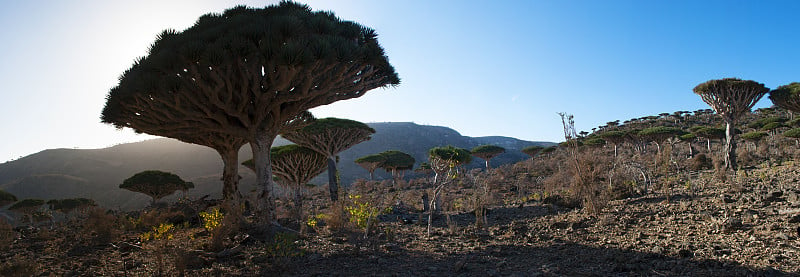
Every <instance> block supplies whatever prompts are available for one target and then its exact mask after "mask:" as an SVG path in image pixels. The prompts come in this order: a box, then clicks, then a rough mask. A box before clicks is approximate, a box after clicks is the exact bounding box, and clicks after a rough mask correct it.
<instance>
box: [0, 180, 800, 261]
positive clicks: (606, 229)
mask: <svg viewBox="0 0 800 277" xmlns="http://www.w3.org/2000/svg"><path fill="white" fill-rule="evenodd" d="M797 172H800V170H799V168H798V167H795V166H782V167H773V168H760V169H753V170H750V171H749V172H748V174H747V176H745V175H744V174H740V176H737V177H736V178H735V183H736V184H739V185H731V183H732V182H734V181H729V182H724V183H723V182H716V181H696V182H693V183H690V184H689V185H687V186H684V187H676V188H672V190H670V191H665V190H660V191H655V192H651V193H648V194H646V195H644V196H638V197H633V198H628V199H623V200H615V201H611V202H610V203H609V204H608V205H607V206H606V207H605V208H604V209H603V210H602V211H601V212H599V213H597V214H590V213H586V212H584V211H583V210H580V209H567V208H562V207H559V206H558V205H555V204H549V203H542V202H537V201H528V202H525V203H510V204H509V205H502V206H495V207H492V208H491V209H490V212H489V214H488V227H485V228H477V227H475V226H474V222H475V218H474V216H473V215H472V214H469V213H460V214H452V215H451V216H450V217H449V220H448V218H447V217H446V216H441V217H439V218H437V219H436V221H434V226H435V227H436V228H435V229H434V234H433V235H431V236H427V235H426V232H425V231H426V227H425V223H426V222H425V219H426V218H425V217H421V216H419V214H417V213H415V212H413V211H412V212H404V211H399V212H395V213H393V214H388V215H383V216H381V219H382V222H380V223H379V224H378V226H377V227H376V228H375V229H374V230H373V232H371V233H370V236H368V237H366V238H365V237H364V233H363V232H359V231H357V230H355V229H354V230H351V231H347V232H328V231H325V230H323V229H324V228H321V229H320V231H319V232H312V233H311V234H308V235H305V236H300V235H292V234H290V235H285V236H282V237H280V238H279V239H278V240H277V241H273V242H262V241H260V240H257V239H253V238H252V237H250V238H245V237H241V236H240V237H238V238H236V240H238V242H240V244H238V247H236V248H229V249H227V250H225V251H221V252H209V251H199V250H195V249H201V248H202V247H201V246H202V245H204V244H207V242H208V235H207V232H206V233H204V231H203V229H202V228H201V227H186V228H179V229H178V230H177V231H175V233H174V238H173V239H171V240H164V241H163V242H162V241H150V242H147V243H141V242H140V240H139V236H138V234H136V233H126V234H122V235H121V236H120V237H116V238H115V239H114V240H113V241H111V242H110V243H101V244H92V243H88V244H87V243H77V242H75V241H74V240H76V239H75V237H73V236H67V235H64V232H67V231H68V230H64V229H59V228H56V229H54V230H48V228H46V227H40V228H38V229H25V228H17V231H14V233H13V240H12V241H13V242H12V243H11V244H10V249H8V250H7V251H4V252H2V254H0V258H2V261H3V264H4V266H3V267H2V269H0V270H2V271H0V275H14V274H19V276H27V275H38V276H87V275H90V276H99V275H104V276H152V275H158V272H159V270H161V272H162V274H163V275H169V276H173V275H181V274H185V275H188V276H259V275H266V276H276V275H284V276H318V275H321V276H372V275H375V276H450V275H456V276H631V275H634V276H639V275H641V276H800V240H799V239H798V238H799V237H800V185H799V184H798V182H799V181H800V174H798V173H797ZM707 180H710V179H707ZM667 192H669V193H667ZM668 196H669V197H668Z"/></svg>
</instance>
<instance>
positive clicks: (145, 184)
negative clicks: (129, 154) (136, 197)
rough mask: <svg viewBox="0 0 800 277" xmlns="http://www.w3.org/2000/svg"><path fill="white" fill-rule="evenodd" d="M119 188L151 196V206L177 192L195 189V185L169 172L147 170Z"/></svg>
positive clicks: (124, 182) (135, 175)
mask: <svg viewBox="0 0 800 277" xmlns="http://www.w3.org/2000/svg"><path fill="white" fill-rule="evenodd" d="M119 188H121V189H125V190H129V191H132V192H138V193H143V194H145V195H147V196H150V197H151V198H152V201H151V202H150V204H151V205H152V204H155V203H156V201H158V200H159V199H161V198H164V197H165V196H168V195H170V194H173V193H175V192H176V191H179V190H181V191H187V190H189V189H191V188H194V184H192V183H191V182H186V181H184V180H183V179H181V177H178V175H175V174H172V173H169V172H164V171H158V170H145V171H142V172H139V173H136V174H134V175H133V176H131V177H130V178H128V179H125V181H123V182H122V184H120V185H119Z"/></svg>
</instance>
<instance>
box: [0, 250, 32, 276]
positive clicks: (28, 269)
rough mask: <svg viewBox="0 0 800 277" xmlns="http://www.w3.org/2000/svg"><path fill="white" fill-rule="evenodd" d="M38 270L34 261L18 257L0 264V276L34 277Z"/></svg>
mask: <svg viewBox="0 0 800 277" xmlns="http://www.w3.org/2000/svg"><path fill="white" fill-rule="evenodd" d="M38 270H39V265H38V264H36V262H35V261H33V260H32V259H30V258H25V257H22V256H20V255H16V256H14V258H11V259H10V260H9V261H6V262H4V263H2V264H0V276H8V277H15V276H20V277H22V276H36V272H37V271H38Z"/></svg>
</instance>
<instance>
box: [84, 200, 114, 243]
mask: <svg viewBox="0 0 800 277" xmlns="http://www.w3.org/2000/svg"><path fill="white" fill-rule="evenodd" d="M119 227H120V224H119V221H118V220H117V217H116V216H114V215H111V214H109V213H107V212H106V211H105V210H104V209H103V208H100V207H93V208H91V209H90V210H89V212H88V218H86V220H85V221H84V222H83V234H84V235H85V236H88V237H86V238H87V239H90V241H91V242H93V243H94V244H96V245H100V244H106V243H109V242H111V241H113V240H116V239H117V238H118V237H119V235H120V233H121V230H120V228H119Z"/></svg>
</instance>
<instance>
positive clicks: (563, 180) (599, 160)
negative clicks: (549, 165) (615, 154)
mask: <svg viewBox="0 0 800 277" xmlns="http://www.w3.org/2000/svg"><path fill="white" fill-rule="evenodd" d="M574 151H575V152H574V154H573V155H572V156H571V157H568V158H567V159H566V160H565V162H564V163H563V164H562V165H561V166H560V167H561V170H559V171H557V172H556V173H554V174H553V175H551V176H550V177H548V178H545V179H544V181H543V183H544V186H545V194H547V195H549V197H547V198H546V199H545V202H548V203H550V202H552V203H556V204H558V205H560V206H566V207H572V206H574V205H579V206H581V207H584V208H586V210H587V211H589V212H591V213H598V212H600V211H601V210H602V209H603V208H604V207H605V205H606V204H607V202H608V200H609V199H610V194H611V193H610V191H609V189H608V188H609V186H608V176H609V174H610V173H611V170H612V168H613V167H612V166H613V164H614V162H613V160H612V157H609V156H608V155H606V154H605V153H602V152H601V151H597V150H595V149H576V150H574ZM565 189H566V191H567V192H568V193H565V194H562V195H561V197H556V196H555V195H553V192H557V191H564V190H565Z"/></svg>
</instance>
